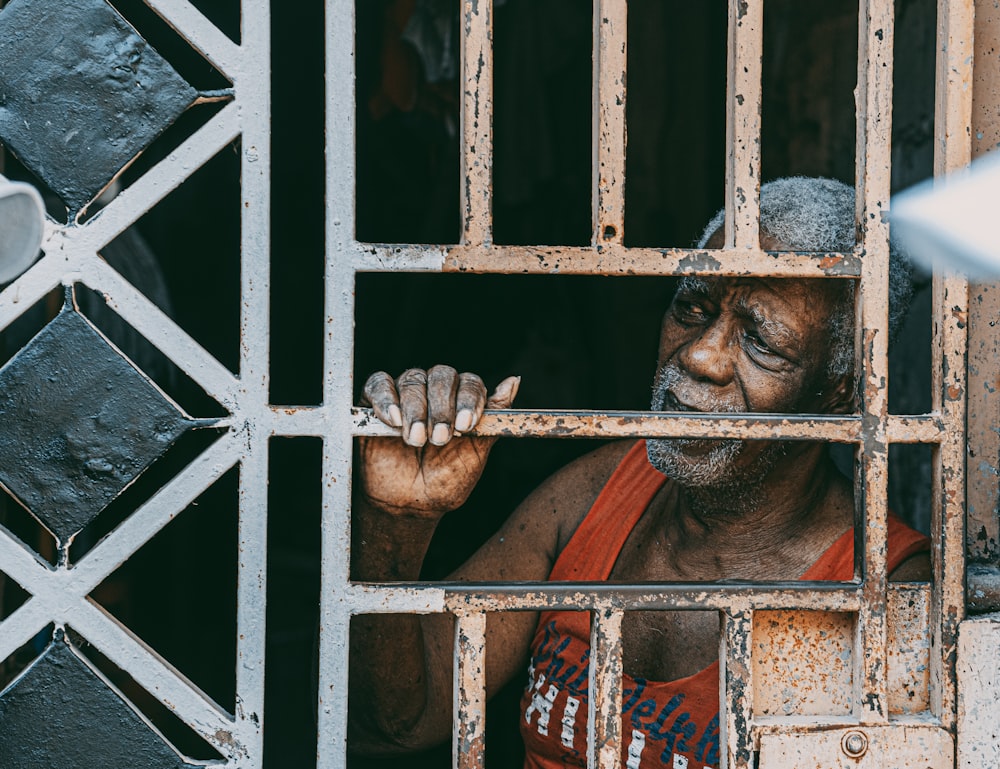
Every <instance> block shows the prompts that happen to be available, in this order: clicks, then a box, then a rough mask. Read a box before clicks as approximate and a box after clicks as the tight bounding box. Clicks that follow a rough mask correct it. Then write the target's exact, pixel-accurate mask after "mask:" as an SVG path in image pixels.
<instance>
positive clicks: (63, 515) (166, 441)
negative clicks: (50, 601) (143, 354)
mask: <svg viewBox="0 0 1000 769" xmlns="http://www.w3.org/2000/svg"><path fill="white" fill-rule="evenodd" d="M193 424H194V422H193V420H190V419H188V418H187V417H185V416H184V415H183V414H181V413H180V412H179V411H178V410H177V409H176V408H175V407H174V406H173V404H171V403H170V402H169V401H168V400H167V399H166V398H165V397H164V396H163V395H162V393H160V391H159V390H158V389H157V388H156V387H155V386H153V385H152V384H151V383H150V382H149V380H147V379H146V378H145V377H144V376H143V375H142V374H140V373H139V372H138V371H137V370H136V368H135V367H134V366H133V365H132V364H131V363H130V362H129V361H127V360H126V359H125V358H123V357H122V356H121V355H120V354H119V353H118V352H117V351H116V350H115V349H114V348H112V347H111V346H110V345H109V344H108V343H107V342H106V341H105V340H104V338H103V337H102V336H101V335H100V334H99V333H98V332H97V331H96V330H95V329H94V327H93V326H91V325H90V323H89V322H88V321H87V320H86V319H85V318H84V317H83V316H81V315H80V314H79V313H78V312H76V310H75V308H74V307H73V305H72V303H71V302H70V301H67V303H66V305H65V306H64V307H63V309H62V311H61V312H60V313H59V315H58V316H56V318H55V319H54V320H53V321H52V322H51V323H49V324H48V325H47V326H46V327H45V328H44V329H42V330H41V331H40V332H39V333H38V335H37V336H36V337H35V338H34V339H32V340H31V342H29V343H28V345H27V346H26V347H24V348H23V349H22V350H21V351H20V352H18V354H17V355H15V356H14V357H13V358H12V359H11V360H10V361H9V362H8V363H7V365H5V366H4V367H3V368H2V369H0V483H2V484H3V485H4V487H5V488H6V489H7V490H8V491H9V492H10V493H11V494H13V495H14V496H15V497H16V498H17V499H18V500H19V501H20V502H21V503H22V504H23V505H24V506H25V507H27V508H28V509H29V510H30V511H31V512H32V513H33V514H34V515H35V517H37V518H38V520H39V521H41V522H42V523H43V524H44V525H45V526H46V527H47V528H48V529H49V530H50V531H51V532H52V533H53V534H54V535H55V536H56V537H57V538H58V539H59V540H60V541H62V542H66V541H67V540H68V539H69V538H70V537H72V536H73V535H74V534H76V533H77V532H78V531H80V529H82V528H83V527H84V526H86V525H87V524H88V523H90V521H92V520H93V519H94V518H96V517H97V515H98V513H100V512H101V510H103V509H104V508H105V507H106V506H107V504H108V503H109V502H111V500H113V499H114V498H115V497H116V496H118V494H119V493H121V491H122V490H123V489H124V488H125V487H126V486H128V484H130V483H131V482H132V481H133V480H135V478H137V477H138V476H139V474H140V473H141V472H142V471H143V470H145V469H146V468H147V467H148V466H149V465H150V464H152V462H153V461H154V460H156V459H157V458H158V457H159V456H160V455H162V454H163V453H164V452H165V451H166V450H167V449H168V448H169V447H170V445H171V444H173V442H174V441H176V440H177V438H178V437H180V435H181V434H182V433H183V432H184V431H185V430H186V429H188V428H189V427H190V426H192V425H193ZM2 765H3V764H0V766H2Z"/></svg>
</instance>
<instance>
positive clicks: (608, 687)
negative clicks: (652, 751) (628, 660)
mask: <svg viewBox="0 0 1000 769" xmlns="http://www.w3.org/2000/svg"><path fill="white" fill-rule="evenodd" d="M623 617H624V612H622V611H621V610H620V609H613V608H610V607H605V608H601V609H598V610H596V611H594V612H592V613H591V627H590V681H589V684H588V699H589V700H590V709H589V711H588V713H587V737H588V739H587V766H588V767H590V769H617V767H618V766H619V765H620V763H621V754H622V718H621V706H622V643H621V641H622V618H623Z"/></svg>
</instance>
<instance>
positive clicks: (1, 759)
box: [0, 634, 190, 769]
mask: <svg viewBox="0 0 1000 769" xmlns="http://www.w3.org/2000/svg"><path fill="white" fill-rule="evenodd" d="M60 635H61V634H60ZM0 766H2V767H4V769H52V768H53V767H57V766H65V767H73V769H108V768H109V767H136V768H138V767H142V768H143V769H183V768H184V767H187V766H190V764H187V763H185V762H184V761H183V760H182V759H181V758H180V757H178V755H177V754H176V753H175V752H174V751H173V750H172V749H171V748H170V747H169V746H168V745H167V744H166V743H165V742H164V741H163V739H162V738H161V737H160V736H159V735H158V734H157V733H156V732H155V731H153V730H152V729H151V728H150V727H149V725H148V724H147V723H146V722H145V721H144V720H143V719H142V718H141V717H140V716H139V714H138V713H136V711H135V710H134V709H133V708H132V707H130V706H129V705H128V703H126V702H125V701H124V700H123V699H122V698H121V696H120V695H118V694H117V693H116V692H115V691H114V690H112V689H111V688H109V687H108V685H107V684H106V683H105V682H104V680H103V679H102V678H101V677H100V676H98V675H97V674H96V673H95V672H94V671H93V670H92V669H91V667H90V666H89V665H88V664H87V663H86V662H84V660H83V659H81V658H80V657H79V656H78V655H77V653H76V652H75V651H74V650H73V649H71V648H70V646H69V645H68V644H67V643H66V642H65V641H64V640H62V638H57V639H56V640H54V641H53V642H52V643H51V644H49V646H48V648H47V649H46V650H45V651H44V652H43V653H42V656H41V657H39V658H38V659H37V660H35V661H34V662H33V663H32V664H31V667H29V668H28V669H27V670H25V671H24V673H23V674H22V675H21V676H20V677H19V678H18V679H17V680H15V681H14V682H13V683H12V684H11V685H10V686H9V687H8V688H7V689H6V690H5V691H4V692H3V694H0Z"/></svg>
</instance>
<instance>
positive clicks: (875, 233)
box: [854, 0, 893, 724]
mask: <svg viewBox="0 0 1000 769" xmlns="http://www.w3.org/2000/svg"><path fill="white" fill-rule="evenodd" d="M892 43H893V3H892V1H891V0H861V3H860V5H859V9H858V88H857V97H856V98H857V101H858V104H857V185H856V190H857V200H856V203H857V217H858V224H859V226H858V231H859V233H860V235H861V238H862V240H863V245H864V248H865V258H864V260H863V264H862V270H861V282H860V285H859V291H858V303H859V312H858V323H857V329H858V332H857V334H858V337H857V341H856V345H855V350H856V351H857V354H858V356H859V363H860V367H859V370H860V371H861V378H860V382H861V409H862V421H863V423H864V429H865V435H864V438H863V441H862V443H861V446H860V452H861V473H860V474H859V475H858V477H857V478H856V493H855V498H856V499H857V500H860V501H861V502H862V505H863V508H862V509H863V511H864V513H863V520H864V524H865V525H864V528H863V535H862V541H863V542H864V548H863V553H864V556H863V561H862V564H863V571H862V573H863V578H864V587H863V596H864V600H863V601H862V604H861V608H860V611H859V612H858V619H857V624H856V629H857V630H856V636H857V637H856V643H855V647H854V648H855V652H854V664H855V670H854V688H855V693H854V715H855V716H856V717H857V718H858V719H859V721H860V722H862V723H870V724H878V723H883V722H885V721H886V719H887V718H888V696H887V686H888V684H887V662H886V639H887V630H886V589H887V584H888V582H887V574H886V553H887V550H886V538H887V536H888V517H887V516H888V508H887V504H886V499H887V493H888V443H887V439H886V428H885V425H886V417H887V415H888V399H887V395H888V392H887V381H888V343H889V340H888V337H887V331H886V329H888V327H889V326H888V314H889V313H888V305H889V230H888V224H887V223H886V222H885V219H884V217H883V212H884V211H885V210H886V209H888V207H889V182H890V173H889V168H890V136H891V126H892Z"/></svg>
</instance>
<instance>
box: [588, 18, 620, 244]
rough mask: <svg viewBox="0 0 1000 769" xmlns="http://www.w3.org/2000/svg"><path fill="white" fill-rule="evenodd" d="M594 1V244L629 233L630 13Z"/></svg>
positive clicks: (611, 240)
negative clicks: (627, 94) (627, 78)
mask: <svg viewBox="0 0 1000 769" xmlns="http://www.w3.org/2000/svg"><path fill="white" fill-rule="evenodd" d="M593 1H594V54H593V58H594V76H593V89H594V97H593V110H594V111H593V135H592V141H593V150H594V160H593V182H594V199H593V216H594V237H593V243H594V245H595V246H596V245H600V244H602V243H621V242H622V238H623V237H624V233H625V72H626V38H627V25H628V13H627V4H626V3H625V2H622V0H593Z"/></svg>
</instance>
